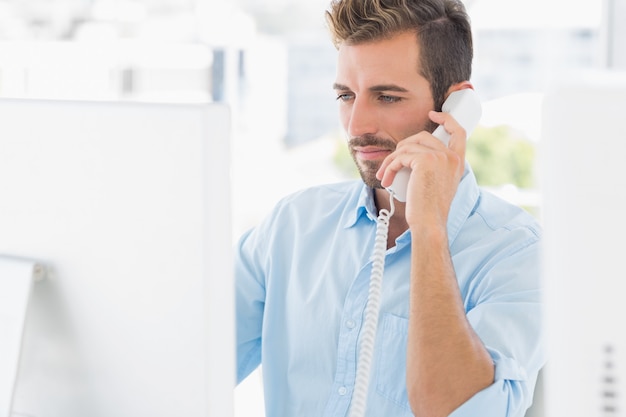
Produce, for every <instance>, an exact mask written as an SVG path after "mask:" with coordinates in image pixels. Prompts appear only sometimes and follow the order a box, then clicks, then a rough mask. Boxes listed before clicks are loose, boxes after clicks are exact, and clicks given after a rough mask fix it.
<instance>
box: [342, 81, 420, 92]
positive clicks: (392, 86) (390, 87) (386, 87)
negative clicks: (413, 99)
mask: <svg viewBox="0 0 626 417" xmlns="http://www.w3.org/2000/svg"><path fill="white" fill-rule="evenodd" d="M333 90H338V91H350V88H349V87H348V86H346V85H343V84H338V83H334V84H333ZM368 90H369V91H371V92H373V93H380V92H383V91H395V92H398V93H408V92H409V90H407V89H406V88H404V87H400V86H398V85H395V84H381V85H374V86H372V87H370V88H368Z"/></svg>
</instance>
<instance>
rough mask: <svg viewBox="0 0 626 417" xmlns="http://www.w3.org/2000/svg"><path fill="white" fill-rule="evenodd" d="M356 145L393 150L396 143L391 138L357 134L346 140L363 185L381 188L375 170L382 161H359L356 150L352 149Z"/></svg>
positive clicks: (376, 170)
mask: <svg viewBox="0 0 626 417" xmlns="http://www.w3.org/2000/svg"><path fill="white" fill-rule="evenodd" d="M358 146H378V147H381V148H383V149H387V150H389V151H391V152H393V151H394V150H395V149H396V143H395V142H394V141H392V140H389V139H382V138H379V137H376V136H372V135H364V136H359V137H356V138H352V139H350V140H349V141H348V148H349V150H350V155H351V156H352V160H353V161H354V164H355V165H356V167H357V169H358V171H359V175H360V176H361V179H362V180H363V182H364V183H365V185H367V186H368V187H372V188H383V186H382V185H381V183H380V180H378V178H376V172H378V169H379V168H380V165H381V163H382V161H367V160H366V161H360V160H359V159H357V157H356V151H355V150H354V148H355V147H358Z"/></svg>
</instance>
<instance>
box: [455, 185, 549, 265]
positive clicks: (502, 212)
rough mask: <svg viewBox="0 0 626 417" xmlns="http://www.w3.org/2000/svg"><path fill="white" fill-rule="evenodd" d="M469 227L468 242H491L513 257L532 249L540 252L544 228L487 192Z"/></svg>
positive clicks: (479, 203)
mask: <svg viewBox="0 0 626 417" xmlns="http://www.w3.org/2000/svg"><path fill="white" fill-rule="evenodd" d="M466 226H467V227H466V228H465V230H466V232H469V233H467V234H466V236H465V237H466V238H467V237H469V239H470V240H473V241H474V242H476V241H482V242H483V243H484V244H488V243H487V242H491V245H496V246H497V247H498V248H499V250H498V251H499V252H500V251H502V252H505V253H513V252H517V251H520V250H522V249H525V248H530V247H534V248H535V250H534V251H537V250H538V249H539V248H538V246H539V244H540V242H541V235H542V230H541V226H540V224H539V221H538V220H537V219H536V218H535V217H534V216H533V215H531V214H530V213H529V212H527V211H526V210H524V209H523V208H521V207H519V206H517V205H514V204H512V203H510V202H508V201H506V200H504V199H502V198H501V197H498V196H496V195H495V194H493V193H491V192H489V191H486V190H484V189H481V190H480V196H479V198H478V201H477V203H476V206H475V208H474V211H473V212H472V214H471V215H470V217H469V219H468V221H467V223H466Z"/></svg>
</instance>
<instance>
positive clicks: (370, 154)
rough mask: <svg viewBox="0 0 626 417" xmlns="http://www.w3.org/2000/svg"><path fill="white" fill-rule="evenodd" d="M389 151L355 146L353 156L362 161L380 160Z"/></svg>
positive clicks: (374, 147) (376, 147) (373, 147)
mask: <svg viewBox="0 0 626 417" xmlns="http://www.w3.org/2000/svg"><path fill="white" fill-rule="evenodd" d="M390 153H391V151H390V150H389V149H386V148H380V147H378V146H356V147H354V154H355V156H356V157H357V158H358V159H361V160H364V161H374V160H382V159H384V158H385V157H386V156H387V155H389V154H390Z"/></svg>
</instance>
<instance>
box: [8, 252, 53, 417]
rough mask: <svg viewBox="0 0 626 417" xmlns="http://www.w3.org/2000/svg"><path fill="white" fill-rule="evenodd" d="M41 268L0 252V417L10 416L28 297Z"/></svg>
mask: <svg viewBox="0 0 626 417" xmlns="http://www.w3.org/2000/svg"><path fill="white" fill-rule="evenodd" d="M42 271H43V269H42V268H41V266H40V265H38V264H37V263H36V262H34V261H30V260H25V259H20V258H13V257H9V256H1V255H0V417H10V415H11V402H12V399H13V390H14V388H15V379H16V377H17V367H18V363H19V358H20V351H21V347H22V335H23V334H24V322H25V321H26V311H27V306H28V300H29V298H30V293H31V288H32V284H33V281H34V280H37V279H42V277H43V272H42Z"/></svg>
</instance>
